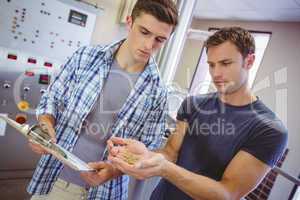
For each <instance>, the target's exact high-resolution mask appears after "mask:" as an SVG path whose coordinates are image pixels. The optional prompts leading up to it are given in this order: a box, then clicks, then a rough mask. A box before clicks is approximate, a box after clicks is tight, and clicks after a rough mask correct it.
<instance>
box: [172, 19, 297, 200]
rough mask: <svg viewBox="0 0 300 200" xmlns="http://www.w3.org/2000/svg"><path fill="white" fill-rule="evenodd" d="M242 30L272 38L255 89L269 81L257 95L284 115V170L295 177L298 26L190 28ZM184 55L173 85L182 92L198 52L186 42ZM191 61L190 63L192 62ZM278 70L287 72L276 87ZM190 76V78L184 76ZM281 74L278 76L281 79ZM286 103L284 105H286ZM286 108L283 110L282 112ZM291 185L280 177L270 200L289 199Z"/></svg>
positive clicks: (203, 24)
mask: <svg viewBox="0 0 300 200" xmlns="http://www.w3.org/2000/svg"><path fill="white" fill-rule="evenodd" d="M223 26H241V27H244V28H246V29H251V30H259V31H270V32H272V37H271V40H270V42H269V45H268V47H267V49H266V52H265V55H264V58H263V61H262V63H261V67H260V68H259V70H258V72H257V77H256V80H255V83H254V85H258V84H259V83H261V81H263V80H264V79H265V78H269V79H270V87H267V88H262V89H261V90H260V91H258V92H256V94H257V95H258V96H259V97H260V99H262V101H263V102H264V103H265V104H267V105H268V106H269V107H270V108H271V109H272V110H273V111H275V112H276V113H277V114H278V115H279V116H283V117H284V115H285V113H286V114H287V116H286V117H284V118H285V119H283V121H286V124H287V127H288V130H289V144H288V148H289V149H290V152H289V154H288V155H287V159H286V161H285V163H284V165H283V169H284V170H285V171H287V172H288V173H290V174H292V175H293V176H295V177H297V176H298V174H299V173H300V159H299V152H300V123H299V113H300V106H298V104H299V102H300V92H299V85H300V78H299V75H300V64H299V63H300V37H299V36H300V23H276V22H241V21H215V20H194V21H193V23H192V28H194V29H201V30H208V28H209V27H223ZM185 48H186V49H187V51H186V53H187V55H184V56H183V57H182V60H181V62H180V66H179V69H178V73H177V74H176V78H175V81H176V82H177V83H178V84H180V86H181V87H182V88H185V87H186V85H185V83H186V82H188V81H187V80H186V77H190V76H192V75H191V74H193V73H194V71H193V70H190V71H189V72H187V70H186V67H188V66H191V65H193V64H195V62H194V61H195V60H196V59H197V58H198V57H199V52H200V51H199V49H198V48H201V47H199V46H198V45H196V44H195V43H193V42H191V41H188V42H187V44H186V47H185ZM191 58H192V59H191ZM281 69H286V70H287V81H284V82H283V83H280V84H276V83H275V81H274V73H275V72H278V71H279V70H281ZM187 73H191V74H190V75H188V76H187V75H186V74H187ZM283 73H284V70H283V71H282V72H280V73H279V74H280V76H283V77H284V74H283ZM282 89H283V90H284V89H287V98H285V97H284V98H283V99H279V98H278V97H277V98H276V92H278V91H280V90H282ZM285 102H287V105H285V104H286V103H285ZM285 108H286V109H285ZM292 187H293V184H292V183H290V182H289V181H287V180H286V179H284V178H283V177H281V176H279V177H278V178H277V181H276V183H275V185H274V188H273V190H272V193H271V196H270V197H269V199H271V200H282V199H288V196H289V193H290V191H291V189H292Z"/></svg>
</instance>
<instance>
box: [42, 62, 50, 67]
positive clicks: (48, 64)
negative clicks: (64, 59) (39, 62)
mask: <svg viewBox="0 0 300 200" xmlns="http://www.w3.org/2000/svg"><path fill="white" fill-rule="evenodd" d="M44 66H46V67H52V63H50V62H45V63H44Z"/></svg>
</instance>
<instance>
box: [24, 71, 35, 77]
mask: <svg viewBox="0 0 300 200" xmlns="http://www.w3.org/2000/svg"><path fill="white" fill-rule="evenodd" d="M25 75H26V76H34V72H30V71H26V72H25Z"/></svg>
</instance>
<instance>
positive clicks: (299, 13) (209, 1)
mask: <svg viewBox="0 0 300 200" xmlns="http://www.w3.org/2000/svg"><path fill="white" fill-rule="evenodd" d="M195 17H196V18H198V19H225V20H245V21H279V22H281V21H282V22H300V0H197V5H196V8H195Z"/></svg>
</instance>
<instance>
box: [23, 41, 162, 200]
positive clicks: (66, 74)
mask: <svg viewBox="0 0 300 200" xmlns="http://www.w3.org/2000/svg"><path fill="white" fill-rule="evenodd" d="M121 43H122V41H119V42H117V43H114V44H112V45H107V46H104V47H100V46H95V47H83V48H80V49H79V50H77V51H76V52H75V53H74V55H73V56H72V57H71V58H70V59H69V60H68V61H67V62H66V64H65V65H64V66H63V67H62V70H61V71H60V73H59V75H58V76H57V77H56V78H55V80H54V81H53V83H51V85H50V86H49V88H48V90H47V92H46V93H45V94H44V95H43V96H42V97H41V101H40V104H39V106H38V108H37V115H42V114H51V115H53V116H54V117H55V119H56V124H55V130H56V137H57V143H58V144H59V145H61V146H62V147H64V148H66V149H67V150H69V151H72V150H73V148H74V145H75V144H76V141H77V139H78V135H79V134H78V133H80V129H81V125H82V123H83V121H84V119H85V118H86V116H87V115H88V113H89V112H90V111H91V109H92V107H93V105H94V103H95V102H96V100H97V97H98V96H99V94H100V92H101V90H102V88H103V84H104V82H105V80H106V78H107V76H108V74H109V71H110V66H111V64H112V62H113V59H114V53H115V51H116V50H117V49H118V47H119V46H120V44H121ZM116 84H117V83H116ZM166 109H167V90H166V88H165V87H164V86H163V84H162V82H161V80H160V77H159V72H158V69H157V66H156V63H155V61H154V59H153V58H150V60H149V62H148V64H147V66H146V67H145V70H144V71H143V72H142V73H141V75H140V76H139V78H138V80H137V82H136V84H135V86H134V88H133V89H132V91H131V92H130V95H129V97H128V98H127V100H126V102H125V104H124V105H123V107H122V108H121V110H120V111H119V113H118V114H117V119H116V121H115V123H114V125H113V126H112V129H111V130H112V134H113V135H115V136H119V137H124V138H134V139H137V140H139V141H141V142H143V143H144V144H145V145H146V146H147V147H148V148H149V149H156V148H158V147H159V146H160V145H161V141H162V135H163V133H164V131H165V120H166ZM106 157H107V150H106V151H105V153H104V154H103V157H102V160H105V159H106ZM99 160H101V158H99ZM62 168H63V165H62V163H61V162H60V161H58V160H57V159H55V158H54V157H53V156H51V155H43V156H42V157H41V159H40V161H39V163H38V165H37V168H36V170H35V173H34V175H33V177H32V180H31V182H30V184H29V186H28V188H27V190H28V192H29V193H30V194H47V193H48V192H49V191H50V190H51V188H52V186H53V184H54V182H55V181H56V180H57V178H58V176H59V173H60V172H61V170H62ZM128 183H129V178H128V176H126V175H124V176H120V177H118V178H116V179H113V180H111V181H108V182H106V183H104V184H102V185H100V186H98V187H91V188H90V189H89V192H88V199H101V200H111V199H115V200H123V199H127V198H128Z"/></svg>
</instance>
